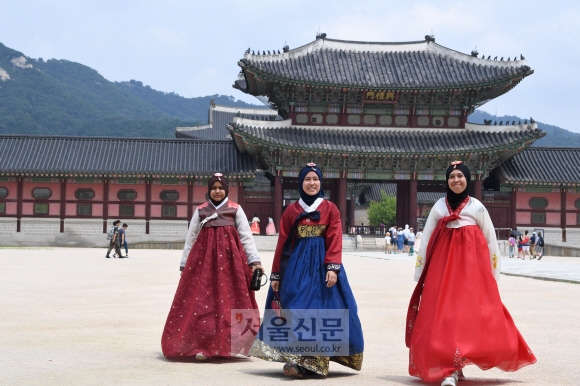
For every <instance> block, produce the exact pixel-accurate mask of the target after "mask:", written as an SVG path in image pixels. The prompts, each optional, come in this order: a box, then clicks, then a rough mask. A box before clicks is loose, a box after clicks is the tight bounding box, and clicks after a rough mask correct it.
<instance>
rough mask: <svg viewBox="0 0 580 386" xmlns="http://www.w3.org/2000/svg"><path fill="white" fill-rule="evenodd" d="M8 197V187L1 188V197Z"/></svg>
mask: <svg viewBox="0 0 580 386" xmlns="http://www.w3.org/2000/svg"><path fill="white" fill-rule="evenodd" d="M6 197H8V189H6V188H0V199H2V198H6Z"/></svg>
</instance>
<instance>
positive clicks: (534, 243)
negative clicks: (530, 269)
mask: <svg viewBox="0 0 580 386" xmlns="http://www.w3.org/2000/svg"><path fill="white" fill-rule="evenodd" d="M518 233H519V234H515V233H512V234H510V237H509V239H508V247H509V257H510V259H511V258H513V257H514V256H515V251H516V247H517V252H518V254H517V256H515V257H516V258H518V259H522V260H525V259H526V257H529V258H530V260H533V259H538V260H542V257H543V256H544V237H543V236H542V232H532V236H531V237H529V236H528V231H525V232H524V234H523V235H522V234H521V233H520V232H518ZM516 237H517V239H516Z"/></svg>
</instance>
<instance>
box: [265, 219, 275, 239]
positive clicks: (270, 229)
mask: <svg viewBox="0 0 580 386" xmlns="http://www.w3.org/2000/svg"><path fill="white" fill-rule="evenodd" d="M275 234H276V226H275V225H274V222H269V223H268V225H266V235H268V236H273V235H275Z"/></svg>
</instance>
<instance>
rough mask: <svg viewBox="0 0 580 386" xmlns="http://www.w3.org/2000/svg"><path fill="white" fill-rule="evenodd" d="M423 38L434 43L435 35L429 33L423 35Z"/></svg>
mask: <svg viewBox="0 0 580 386" xmlns="http://www.w3.org/2000/svg"><path fill="white" fill-rule="evenodd" d="M425 40H427V42H433V43H435V35H433V34H431V35H425Z"/></svg>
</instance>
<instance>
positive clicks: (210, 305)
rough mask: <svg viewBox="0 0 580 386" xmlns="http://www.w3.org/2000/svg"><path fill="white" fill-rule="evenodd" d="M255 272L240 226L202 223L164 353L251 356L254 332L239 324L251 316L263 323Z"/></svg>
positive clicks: (171, 314) (164, 340) (169, 319)
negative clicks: (253, 286) (252, 285)
mask: <svg viewBox="0 0 580 386" xmlns="http://www.w3.org/2000/svg"><path fill="white" fill-rule="evenodd" d="M251 277H252V270H251V269H250V267H249V266H248V263H247V258H246V253H245V252H244V249H243V246H242V244H241V242H240V237H239V235H238V232H237V230H236V228H235V227H234V226H224V227H208V228H203V229H202V230H201V232H200V234H199V235H198V237H197V240H196V241H195V244H194V245H193V247H192V248H191V252H190V253H189V257H188V259H187V263H186V265H185V269H184V270H183V273H182V275H181V279H180V280H179V285H178V287H177V291H176V293H175V298H174V299H173V304H172V305H171V309H170V310H169V316H168V317H167V322H166V323H165V329H164V330H163V336H162V339H161V348H162V350H163V355H165V356H166V357H178V356H195V355H196V354H198V353H201V354H203V355H204V356H206V357H212V356H232V355H236V354H244V355H247V354H248V351H249V349H250V347H251V346H252V343H253V341H254V338H255V335H254V334H253V333H251V332H252V331H251V330H250V331H246V333H244V334H240V332H241V331H242V330H240V331H238V330H239V329H240V327H242V328H243V326H241V325H240V326H237V325H234V324H236V323H240V322H243V323H246V320H247V319H249V318H248V315H250V318H252V319H253V321H252V325H254V326H255V325H257V326H258V327H259V324H260V319H259V318H260V315H259V311H258V305H257V304H256V300H255V298H254V292H253V291H251V290H250V289H249V288H250V281H251ZM232 310H246V311H244V312H243V317H242V316H240V315H241V314H240V315H237V316H236V315H234V316H233V317H232ZM236 319H238V321H237V322H236ZM232 320H234V323H233V324H232ZM253 329H254V330H255V331H256V332H257V328H253ZM232 331H233V333H232Z"/></svg>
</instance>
